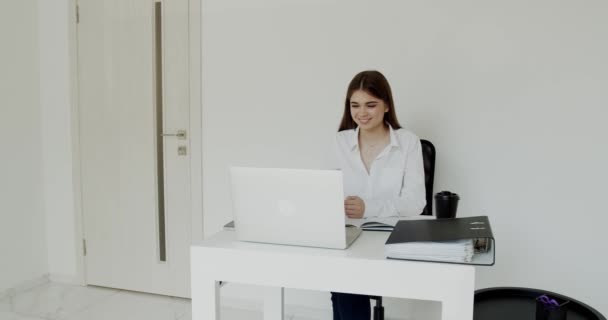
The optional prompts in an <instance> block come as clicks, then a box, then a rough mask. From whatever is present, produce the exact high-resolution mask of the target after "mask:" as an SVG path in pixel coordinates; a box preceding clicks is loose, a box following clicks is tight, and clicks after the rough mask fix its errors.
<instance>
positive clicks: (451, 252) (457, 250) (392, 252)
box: [384, 239, 475, 263]
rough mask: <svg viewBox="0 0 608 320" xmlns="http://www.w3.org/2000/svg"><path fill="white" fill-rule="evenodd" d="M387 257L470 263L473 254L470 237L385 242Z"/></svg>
mask: <svg viewBox="0 0 608 320" xmlns="http://www.w3.org/2000/svg"><path fill="white" fill-rule="evenodd" d="M384 249H385V254H386V257H387V258H392V259H406V260H421V261H440V262H459V263H470V262H471V261H472V259H473V255H474V254H475V248H474V246H473V240H472V239H462V240H452V241H441V242H436V241H418V242H405V243H394V244H387V245H385V246H384Z"/></svg>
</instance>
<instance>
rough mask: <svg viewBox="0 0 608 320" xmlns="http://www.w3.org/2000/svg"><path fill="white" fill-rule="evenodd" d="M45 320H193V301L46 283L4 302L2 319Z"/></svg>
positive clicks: (232, 317)
mask: <svg viewBox="0 0 608 320" xmlns="http://www.w3.org/2000/svg"><path fill="white" fill-rule="evenodd" d="M221 314H222V319H226V320H236V319H252V320H256V319H262V313H261V312H259V311H248V310H243V309H236V308H230V307H224V306H222V310H221ZM285 318H286V320H293V319H298V320H299V319H301V318H296V317H294V316H293V315H286V317H285ZM42 319H48V320H85V319H86V320H102V319H104V320H106V319H107V320H110V319H111V320H144V319H145V320H190V319H191V313H190V300H188V299H181V298H173V297H165V296H158V295H151V294H145V293H137V292H130V291H122V290H115V289H108V288H99V287H82V286H76V285H66V284H60V283H46V284H44V285H40V286H38V287H35V288H33V289H30V290H27V291H24V292H20V293H18V294H15V295H13V296H9V297H5V298H3V299H2V300H0V320H42Z"/></svg>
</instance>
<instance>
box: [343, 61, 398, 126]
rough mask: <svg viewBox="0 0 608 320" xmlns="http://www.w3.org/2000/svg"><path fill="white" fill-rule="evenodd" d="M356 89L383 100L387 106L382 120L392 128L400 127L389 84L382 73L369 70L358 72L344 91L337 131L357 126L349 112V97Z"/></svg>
mask: <svg viewBox="0 0 608 320" xmlns="http://www.w3.org/2000/svg"><path fill="white" fill-rule="evenodd" d="M357 90H363V91H365V92H367V93H368V94H370V95H372V96H374V97H376V98H378V99H380V100H382V101H384V104H386V106H387V107H388V112H385V113H384V122H385V123H388V124H390V125H391V127H393V129H399V128H401V125H400V124H399V121H397V115H396V113H395V104H394V103H393V94H392V92H391V86H390V85H389V84H388V81H387V80H386V78H385V77H384V75H382V73H380V72H378V71H375V70H369V71H363V72H359V73H358V74H357V75H356V76H355V77H354V78H353V80H351V81H350V84H349V85H348V90H347V91H346V101H344V114H343V115H342V121H341V122H340V128H339V129H338V131H344V130H349V129H354V128H356V127H357V124H356V123H355V121H354V120H353V117H352V115H351V113H350V98H351V97H352V95H353V93H354V92H355V91H357Z"/></svg>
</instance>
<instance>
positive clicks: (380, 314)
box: [370, 140, 436, 320]
mask: <svg viewBox="0 0 608 320" xmlns="http://www.w3.org/2000/svg"><path fill="white" fill-rule="evenodd" d="M420 144H421V146H422V162H423V163H424V187H425V189H426V190H425V191H426V207H424V210H423V211H422V213H421V215H425V216H430V215H433V181H434V180H435V155H436V153H435V146H433V144H432V143H431V142H430V141H428V140H420ZM370 299H372V300H376V306H375V307H374V320H384V307H383V306H382V297H380V296H370Z"/></svg>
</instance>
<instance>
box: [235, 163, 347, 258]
mask: <svg viewBox="0 0 608 320" xmlns="http://www.w3.org/2000/svg"><path fill="white" fill-rule="evenodd" d="M231 184H232V206H233V213H234V220H235V229H236V235H237V239H238V240H242V241H254V242H265V243H276V244H288V245H299V246H310V247H323V248H337V249H344V248H346V234H345V228H344V225H345V215H344V191H343V184H342V172H341V171H338V170H307V169H274V168H245V167H233V168H231Z"/></svg>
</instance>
